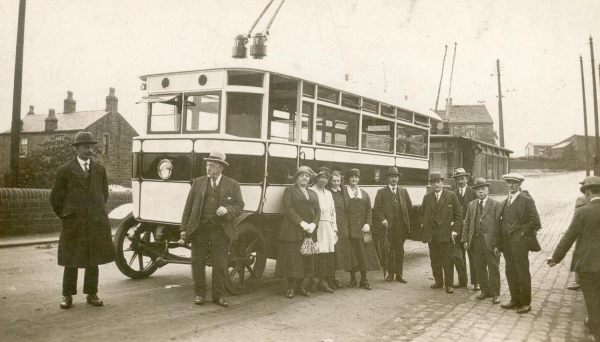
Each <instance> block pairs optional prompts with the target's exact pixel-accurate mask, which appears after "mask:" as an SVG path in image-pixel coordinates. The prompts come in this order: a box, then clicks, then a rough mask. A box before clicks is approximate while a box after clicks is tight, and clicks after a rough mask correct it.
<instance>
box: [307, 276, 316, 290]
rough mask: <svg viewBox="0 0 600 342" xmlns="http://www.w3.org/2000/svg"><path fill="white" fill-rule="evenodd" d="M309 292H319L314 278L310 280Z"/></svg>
mask: <svg viewBox="0 0 600 342" xmlns="http://www.w3.org/2000/svg"><path fill="white" fill-rule="evenodd" d="M308 292H312V293H317V287H316V286H315V282H314V281H313V280H312V279H311V280H309V281H308Z"/></svg>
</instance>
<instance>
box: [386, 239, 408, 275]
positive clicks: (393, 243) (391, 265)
mask: <svg viewBox="0 0 600 342" xmlns="http://www.w3.org/2000/svg"><path fill="white" fill-rule="evenodd" d="M396 229H398V230H400V229H404V227H396ZM388 241H389V242H390V251H389V253H388V255H387V259H388V260H387V272H388V273H389V274H392V275H393V274H394V273H395V274H396V275H398V276H402V271H403V269H404V242H405V241H406V234H404V233H403V232H401V233H399V232H397V231H395V232H388Z"/></svg>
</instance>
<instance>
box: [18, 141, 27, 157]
mask: <svg viewBox="0 0 600 342" xmlns="http://www.w3.org/2000/svg"><path fill="white" fill-rule="evenodd" d="M26 155H27V138H21V148H20V149H19V156H21V157H25V156H26Z"/></svg>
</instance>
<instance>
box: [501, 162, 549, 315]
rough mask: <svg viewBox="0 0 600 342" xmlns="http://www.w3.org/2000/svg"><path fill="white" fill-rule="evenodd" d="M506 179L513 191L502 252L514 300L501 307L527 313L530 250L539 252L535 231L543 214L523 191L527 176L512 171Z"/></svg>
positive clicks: (505, 204)
mask: <svg viewBox="0 0 600 342" xmlns="http://www.w3.org/2000/svg"><path fill="white" fill-rule="evenodd" d="M502 179H504V180H505V181H506V182H507V183H508V191H509V194H508V197H507V198H506V200H504V202H503V203H502V214H501V224H502V236H501V238H500V251H501V252H502V253H504V260H505V262H506V266H505V273H506V281H507V282H508V289H509V290H510V297H511V299H510V302H509V303H507V304H502V305H501V307H502V308H503V309H517V313H520V314H523V313H527V312H529V311H531V274H530V273H529V251H536V250H537V251H539V243H538V242H537V239H536V237H535V234H536V232H537V231H538V230H539V229H540V228H541V224H540V216H539V214H538V211H537V209H536V207H535V202H534V201H533V199H532V198H531V197H529V196H525V195H523V194H521V192H520V187H521V183H523V181H524V180H525V177H523V176H521V175H519V174H517V173H509V174H506V175H504V176H502Z"/></svg>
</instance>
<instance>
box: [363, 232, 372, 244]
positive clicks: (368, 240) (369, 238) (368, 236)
mask: <svg viewBox="0 0 600 342" xmlns="http://www.w3.org/2000/svg"><path fill="white" fill-rule="evenodd" d="M363 239H364V240H365V243H372V242H373V236H372V235H371V232H363Z"/></svg>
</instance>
